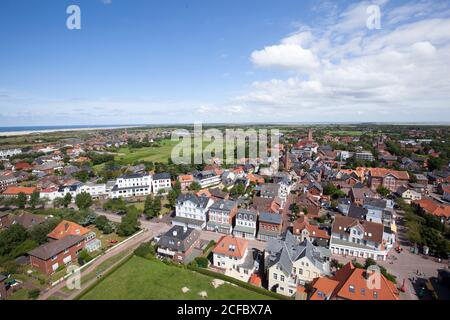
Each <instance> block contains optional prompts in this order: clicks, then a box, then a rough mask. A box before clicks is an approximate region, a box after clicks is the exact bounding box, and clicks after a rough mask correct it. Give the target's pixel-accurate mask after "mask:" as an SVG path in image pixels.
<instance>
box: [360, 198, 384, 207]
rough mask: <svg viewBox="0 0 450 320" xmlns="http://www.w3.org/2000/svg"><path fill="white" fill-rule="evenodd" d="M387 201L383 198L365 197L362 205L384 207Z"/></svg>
mask: <svg viewBox="0 0 450 320" xmlns="http://www.w3.org/2000/svg"><path fill="white" fill-rule="evenodd" d="M386 205H387V202H386V200H383V199H375V198H365V199H364V207H375V208H380V209H384V208H386Z"/></svg>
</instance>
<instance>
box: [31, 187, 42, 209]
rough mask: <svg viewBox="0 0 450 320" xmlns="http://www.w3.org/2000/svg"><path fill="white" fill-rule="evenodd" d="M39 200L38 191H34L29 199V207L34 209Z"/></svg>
mask: <svg viewBox="0 0 450 320" xmlns="http://www.w3.org/2000/svg"><path fill="white" fill-rule="evenodd" d="M39 199H40V196H39V191H34V192H33V193H32V194H31V197H30V206H31V208H32V209H34V208H36V206H37V205H38V204H39Z"/></svg>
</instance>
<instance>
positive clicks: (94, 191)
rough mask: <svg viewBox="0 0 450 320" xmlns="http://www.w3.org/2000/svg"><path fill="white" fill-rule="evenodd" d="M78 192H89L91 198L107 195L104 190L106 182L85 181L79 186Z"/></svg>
mask: <svg viewBox="0 0 450 320" xmlns="http://www.w3.org/2000/svg"><path fill="white" fill-rule="evenodd" d="M80 192H86V193H88V194H90V195H91V197H92V198H100V197H104V196H107V195H108V193H107V192H106V184H104V183H99V184H96V183H92V182H87V183H85V184H84V185H82V186H81V188H80Z"/></svg>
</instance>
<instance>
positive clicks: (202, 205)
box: [177, 193, 209, 208]
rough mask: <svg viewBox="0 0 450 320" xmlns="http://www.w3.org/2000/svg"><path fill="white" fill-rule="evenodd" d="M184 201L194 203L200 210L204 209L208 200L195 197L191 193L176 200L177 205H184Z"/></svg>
mask: <svg viewBox="0 0 450 320" xmlns="http://www.w3.org/2000/svg"><path fill="white" fill-rule="evenodd" d="M186 201H190V202H192V203H195V204H196V205H197V206H198V207H200V208H206V206H207V205H208V202H209V198H208V197H203V196H201V197H197V196H196V195H194V194H191V193H187V194H182V195H180V196H178V198H177V203H178V204H181V203H184V202H186Z"/></svg>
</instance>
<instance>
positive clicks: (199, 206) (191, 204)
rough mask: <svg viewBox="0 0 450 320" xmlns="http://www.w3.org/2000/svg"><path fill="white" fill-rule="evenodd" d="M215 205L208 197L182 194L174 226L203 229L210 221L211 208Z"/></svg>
mask: <svg viewBox="0 0 450 320" xmlns="http://www.w3.org/2000/svg"><path fill="white" fill-rule="evenodd" d="M213 203H214V201H213V200H211V199H210V198H208V197H203V196H202V197H197V196H196V195H193V194H182V195H180V196H179V197H178V198H177V201H176V204H175V217H174V218H173V220H172V224H173V225H177V226H182V227H187V228H194V229H199V230H201V229H203V228H205V226H206V222H207V219H208V210H209V207H210V206H211V205H212V204H213Z"/></svg>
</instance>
